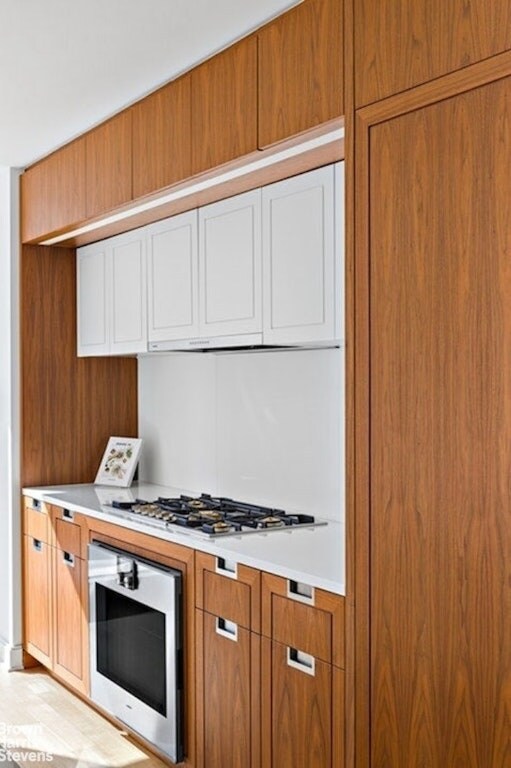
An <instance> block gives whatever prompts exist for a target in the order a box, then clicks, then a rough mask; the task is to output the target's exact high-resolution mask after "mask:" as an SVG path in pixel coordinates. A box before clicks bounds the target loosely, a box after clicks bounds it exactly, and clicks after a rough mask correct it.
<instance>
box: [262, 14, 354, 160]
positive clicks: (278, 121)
mask: <svg viewBox="0 0 511 768" xmlns="http://www.w3.org/2000/svg"><path fill="white" fill-rule="evenodd" d="M258 45H259V58H258V70H259V81H258V116H259V128H258V133H259V146H260V147H266V146H268V145H270V144H274V143H275V142H277V141H282V140H283V139H286V138H288V137H289V136H293V135H294V134H296V133H300V132H302V131H305V130H306V129H308V128H312V127H313V126H315V125H319V124H320V123H324V122H326V121H327V120H330V119H332V118H334V117H338V116H340V115H342V114H343V112H344V100H343V85H344V83H343V64H344V62H343V3H342V1H341V0H305V2H303V3H301V4H300V5H299V6H297V7H296V8H293V9H292V10H291V11H288V12H287V13H285V14H283V15H282V16H279V18H278V19H276V20H275V21H273V22H272V23H271V24H269V25H268V26H266V27H264V28H263V29H262V30H260V31H259V33H258Z"/></svg>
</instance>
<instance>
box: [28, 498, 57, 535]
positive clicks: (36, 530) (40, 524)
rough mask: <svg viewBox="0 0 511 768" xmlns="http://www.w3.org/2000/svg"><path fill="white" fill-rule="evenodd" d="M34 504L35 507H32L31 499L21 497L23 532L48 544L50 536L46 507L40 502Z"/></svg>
mask: <svg viewBox="0 0 511 768" xmlns="http://www.w3.org/2000/svg"><path fill="white" fill-rule="evenodd" d="M36 504H37V507H34V506H33V500H32V499H29V498H28V497H26V496H25V497H24V498H23V533H24V534H26V535H27V536H32V538H34V539H38V540H39V541H44V542H45V543H46V544H49V543H50V542H51V538H50V516H49V514H48V507H47V505H46V504H43V503H41V502H36Z"/></svg>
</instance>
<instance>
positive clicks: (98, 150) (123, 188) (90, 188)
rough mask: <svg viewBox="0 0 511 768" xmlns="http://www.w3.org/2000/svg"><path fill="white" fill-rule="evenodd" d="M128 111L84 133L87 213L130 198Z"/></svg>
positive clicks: (107, 207)
mask: <svg viewBox="0 0 511 768" xmlns="http://www.w3.org/2000/svg"><path fill="white" fill-rule="evenodd" d="M131 145H132V112H131V110H130V109H126V110H124V112H120V113H119V114H118V115H116V116H115V117H113V118H112V119H111V120H107V121H106V122H105V123H102V124H101V125H99V126H98V127H97V128H94V129H93V130H92V131H89V132H88V133H86V134H85V155H86V166H87V189H86V199H87V217H88V218H91V217H93V216H97V215H99V214H101V213H105V212H106V211H111V210H112V209H114V208H116V207H118V206H119V205H122V204H123V203H127V202H128V201H129V200H131V199H132V197H133V194H132V159H131V158H132V147H131Z"/></svg>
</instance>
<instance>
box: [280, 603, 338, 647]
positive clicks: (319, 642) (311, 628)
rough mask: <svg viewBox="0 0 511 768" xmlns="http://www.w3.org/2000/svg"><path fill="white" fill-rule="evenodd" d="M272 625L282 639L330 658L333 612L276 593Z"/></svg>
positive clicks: (286, 643)
mask: <svg viewBox="0 0 511 768" xmlns="http://www.w3.org/2000/svg"><path fill="white" fill-rule="evenodd" d="M272 629H273V635H272V636H273V639H274V640H277V641H278V642H279V643H282V644H283V645H289V646H291V647H293V648H297V649H298V650H300V651H304V652H305V653H309V654H310V655H311V656H314V657H315V658H317V659H322V660H323V661H327V662H331V660H332V615H331V614H329V613H327V612H326V611H321V610H319V608H311V607H310V606H309V605H302V604H301V603H297V602H295V601H294V600H289V599H287V598H285V597H280V596H279V595H273V599H272Z"/></svg>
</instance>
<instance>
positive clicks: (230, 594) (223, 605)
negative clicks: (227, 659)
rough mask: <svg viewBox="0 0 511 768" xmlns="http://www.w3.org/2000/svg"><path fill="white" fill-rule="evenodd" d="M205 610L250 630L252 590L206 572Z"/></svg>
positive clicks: (239, 583)
mask: <svg viewBox="0 0 511 768" xmlns="http://www.w3.org/2000/svg"><path fill="white" fill-rule="evenodd" d="M204 610H206V611H209V612H210V613H214V614H215V615H216V616H222V617H223V618H224V619H228V620H229V621H234V622H236V624H240V625H241V626H242V627H245V628H250V588H249V587H248V586H247V585H246V584H242V583H241V582H239V581H234V580H232V579H229V578H226V577H225V576H219V575H218V574H217V573H211V571H205V572H204Z"/></svg>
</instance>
